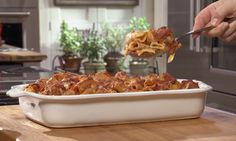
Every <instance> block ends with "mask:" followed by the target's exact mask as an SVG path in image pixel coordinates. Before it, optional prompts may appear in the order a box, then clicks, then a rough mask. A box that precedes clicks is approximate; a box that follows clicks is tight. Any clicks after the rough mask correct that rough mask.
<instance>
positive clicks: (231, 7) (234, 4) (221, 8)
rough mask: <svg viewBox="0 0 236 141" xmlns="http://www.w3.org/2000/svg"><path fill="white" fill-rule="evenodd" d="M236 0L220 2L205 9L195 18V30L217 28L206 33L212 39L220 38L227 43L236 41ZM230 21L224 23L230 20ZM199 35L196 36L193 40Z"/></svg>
mask: <svg viewBox="0 0 236 141" xmlns="http://www.w3.org/2000/svg"><path fill="white" fill-rule="evenodd" d="M235 17H236V0H219V1H217V2H214V3H212V4H210V5H209V6H207V7H206V8H204V9H203V10H202V11H200V12H199V13H198V15H197V16H196V18H195V23H194V26H193V30H196V29H200V28H203V27H205V26H210V25H211V26H215V28H213V29H212V30H210V31H208V32H205V35H207V36H210V37H219V38H221V39H222V40H224V41H225V42H230V41H232V40H234V39H236V18H235ZM229 18H231V20H229V21H224V20H225V19H229ZM198 36H199V35H194V36H193V38H196V37H198Z"/></svg>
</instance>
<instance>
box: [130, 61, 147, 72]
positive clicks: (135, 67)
mask: <svg viewBox="0 0 236 141" xmlns="http://www.w3.org/2000/svg"><path fill="white" fill-rule="evenodd" d="M129 69H130V74H131V75H137V76H141V75H147V74H148V73H149V68H148V62H147V61H145V60H133V61H131V62H130V63H129Z"/></svg>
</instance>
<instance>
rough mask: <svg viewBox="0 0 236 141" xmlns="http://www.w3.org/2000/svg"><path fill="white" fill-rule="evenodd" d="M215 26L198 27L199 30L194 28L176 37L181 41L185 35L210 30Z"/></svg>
mask: <svg viewBox="0 0 236 141" xmlns="http://www.w3.org/2000/svg"><path fill="white" fill-rule="evenodd" d="M213 28H215V27H214V26H208V27H204V28H201V29H197V30H192V31H189V32H187V33H184V34H182V35H180V36H179V37H176V38H175V40H177V41H179V40H180V39H182V38H184V37H187V36H189V35H192V34H200V33H202V32H203V31H209V30H211V29H213Z"/></svg>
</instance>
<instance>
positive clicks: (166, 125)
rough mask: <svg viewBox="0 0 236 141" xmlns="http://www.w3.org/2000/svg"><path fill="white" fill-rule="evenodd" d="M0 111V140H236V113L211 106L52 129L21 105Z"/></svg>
mask: <svg viewBox="0 0 236 141" xmlns="http://www.w3.org/2000/svg"><path fill="white" fill-rule="evenodd" d="M140 114H141V113H140ZM0 115H1V116H0V140H1V141H2V140H4V141H15V140H17V141H100V140H102V141H106V140H109V141H110V140H112V141H144V140H147V141H173V140H174V141H224V140H225V141H235V140H236V126H235V125H236V115H234V114H231V113H227V112H223V111H220V110H216V109H213V108H209V107H206V109H205V111H204V113H203V115H202V116H201V117H200V118H197V119H188V120H176V121H163V122H151V123H138V124H123V125H109V126H95V127H80V128H64V129H51V128H47V127H44V126H41V125H39V124H36V123H34V122H32V121H31V120H28V119H27V118H26V117H25V116H24V115H23V113H22V111H21V110H20V107H19V106H18V105H14V106H1V107H0ZM94 118H96V117H94Z"/></svg>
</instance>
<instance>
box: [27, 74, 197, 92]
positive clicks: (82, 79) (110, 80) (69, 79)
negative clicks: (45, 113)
mask: <svg viewBox="0 0 236 141" xmlns="http://www.w3.org/2000/svg"><path fill="white" fill-rule="evenodd" d="M192 88H199V86H198V83H197V82H194V81H192V80H184V81H182V82H180V81H178V80H177V79H175V78H174V77H173V76H171V75H170V74H168V73H164V74H161V75H157V74H149V75H146V76H142V77H140V76H132V77H130V76H128V74H127V73H125V72H117V73H116V74H115V75H110V74H109V73H107V72H98V73H95V74H90V75H77V74H71V73H67V72H65V73H57V74H54V75H52V77H50V78H48V79H39V80H37V81H36V82H34V83H32V84H29V85H27V86H26V88H25V91H27V92H34V93H38V94H42V95H80V94H98V93H124V92H143V91H158V90H176V89H192Z"/></svg>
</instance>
